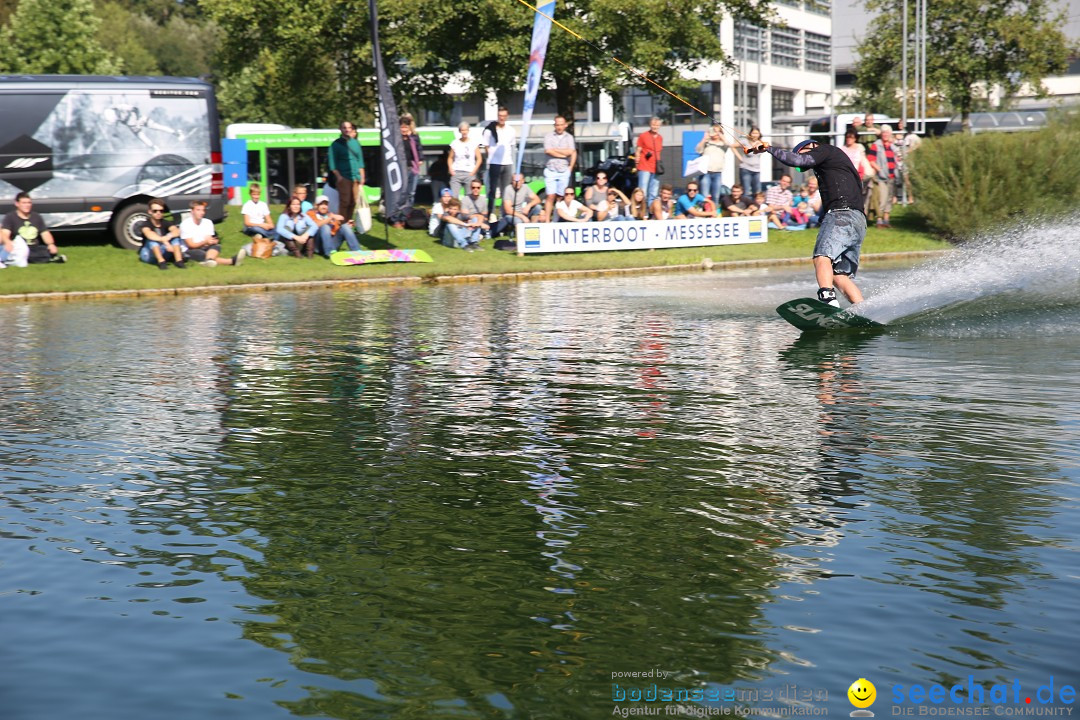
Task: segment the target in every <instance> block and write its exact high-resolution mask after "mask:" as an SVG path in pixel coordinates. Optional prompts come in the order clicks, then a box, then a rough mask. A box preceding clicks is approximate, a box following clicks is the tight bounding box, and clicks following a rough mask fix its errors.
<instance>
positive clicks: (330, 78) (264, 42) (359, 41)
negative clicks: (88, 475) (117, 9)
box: [201, 0, 771, 125]
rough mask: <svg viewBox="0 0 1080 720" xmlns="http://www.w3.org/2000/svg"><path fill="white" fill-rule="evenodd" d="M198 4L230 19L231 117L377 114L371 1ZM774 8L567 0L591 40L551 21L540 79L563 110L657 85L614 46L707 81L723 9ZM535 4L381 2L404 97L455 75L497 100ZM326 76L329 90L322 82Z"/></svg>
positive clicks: (224, 58) (227, 88) (752, 18)
mask: <svg viewBox="0 0 1080 720" xmlns="http://www.w3.org/2000/svg"><path fill="white" fill-rule="evenodd" d="M201 7H202V8H203V9H204V10H205V12H206V13H207V14H209V15H210V17H212V18H213V19H214V20H215V21H216V22H217V23H218V24H219V25H220V26H221V28H222V34H223V41H222V51H221V54H220V55H219V61H220V63H221V69H222V71H223V75H222V82H221V86H222V93H221V95H222V98H223V99H222V103H221V105H222V110H223V114H225V115H226V116H227V117H229V118H230V119H233V120H237V119H243V120H254V119H261V120H267V119H273V120H276V121H278V122H288V123H290V124H298V123H303V124H314V122H313V121H315V120H320V121H321V122H322V124H327V123H329V124H332V125H336V124H337V120H339V119H340V118H341V117H346V116H347V117H352V118H355V119H356V120H357V121H359V122H367V121H368V119H370V118H371V107H372V104H373V94H372V90H371V84H372V76H373V73H374V71H373V68H372V58H371V43H370V39H369V29H368V13H367V9H366V7H364V6H363V5H356V4H353V3H347V2H344V0H312V1H311V2H302V1H301V0H282V1H281V2H278V3H274V4H272V5H271V4H265V3H258V2H256V0H202V2H201ZM767 8H768V6H767V4H760V5H759V4H758V3H756V2H754V0H722V2H719V3H700V4H694V3H690V4H686V3H671V2H670V1H669V0H595V1H594V2H589V3H584V4H583V3H581V2H580V0H570V1H569V2H567V3H565V4H560V6H559V10H558V13H557V16H556V20H558V21H559V22H560V23H562V24H564V25H566V26H567V27H569V28H571V29H572V30H573V31H574V32H577V33H579V34H580V35H581V36H582V37H584V38H586V39H587V40H588V41H589V42H584V41H582V40H580V39H578V38H575V37H574V36H573V35H571V34H570V33H568V32H566V31H565V30H562V29H560V28H558V27H553V28H552V31H551V42H550V47H549V49H548V54H547V61H546V62H545V66H544V83H543V84H544V86H551V87H554V94H555V99H556V103H557V105H558V108H559V111H560V112H561V113H562V114H564V115H566V116H567V118H572V117H573V110H574V109H575V108H580V107H581V106H583V105H584V103H585V100H586V99H587V98H588V97H593V96H595V95H596V94H597V93H599V92H600V91H601V90H606V91H608V92H610V93H611V94H612V95H613V96H614V97H615V98H616V101H617V100H618V98H619V97H620V95H621V92H622V90H623V89H624V88H625V87H626V86H628V85H635V84H636V85H640V86H642V87H646V88H647V89H650V90H653V91H655V92H659V91H656V90H655V88H653V87H652V86H649V85H648V84H647V83H645V81H643V80H641V79H640V78H638V77H636V76H634V75H633V74H631V73H629V72H628V71H627V70H626V69H625V68H624V67H622V66H621V65H619V64H618V63H616V62H614V61H613V60H611V55H612V54H614V55H616V56H618V57H619V59H620V60H622V61H624V62H626V63H629V64H630V65H631V66H632V67H634V68H635V69H638V70H640V71H642V72H644V73H645V74H647V75H648V76H649V77H651V78H653V79H654V80H655V81H656V82H658V83H660V84H662V85H665V86H669V87H671V88H672V89H673V90H675V91H676V92H681V93H685V92H687V91H688V90H690V89H693V88H697V87H698V85H699V83H698V82H697V81H693V80H688V79H685V78H686V76H687V75H688V74H689V73H691V72H693V71H694V70H696V69H697V68H700V67H701V66H703V65H704V64H706V63H709V62H714V61H720V62H724V61H728V60H729V58H728V57H727V55H726V54H725V53H724V50H723V47H722V46H721V44H720V40H719V29H720V22H721V20H722V19H723V17H724V16H725V15H726V14H733V15H735V16H736V17H739V18H741V19H745V20H747V21H749V22H752V23H759V24H760V23H764V22H766V20H767V18H769V17H771V16H769V15H768V12H769V11H768V9H767ZM534 15H535V13H534V12H533V11H532V10H530V9H529V8H528V7H525V6H524V5H522V4H520V3H514V2H512V0H473V1H472V2H469V3H458V4H454V3H438V2H434V3H433V2H430V0H395V2H393V3H386V4H384V5H383V6H380V8H379V20H380V40H381V42H382V49H383V53H384V60H385V62H386V65H387V71H388V72H389V73H390V74H391V78H390V80H391V84H392V86H393V88H394V92H395V94H396V96H397V99H398V101H399V102H400V103H401V104H402V105H404V106H407V107H414V106H427V107H430V106H438V105H445V104H446V102H447V98H446V96H445V88H446V86H447V84H448V83H449V82H450V81H451V80H452V79H457V80H459V81H464V82H465V83H466V85H467V86H468V89H469V90H470V91H472V92H483V91H485V90H488V89H491V90H493V91H494V92H495V94H496V96H497V97H498V98H499V99H500V101H502V100H504V99H505V98H506V97H507V96H508V95H509V94H510V93H512V92H515V91H519V90H520V89H521V88H522V86H523V85H524V81H525V72H526V65H527V63H526V58H527V57H528V54H529V44H530V40H531V35H532V26H533V18H534ZM589 43H592V44H593V45H596V46H597V47H598V48H600V50H596V49H594V48H593V47H590V45H589ZM297 88H307V89H308V90H309V92H308V93H307V96H308V99H309V102H307V103H306V104H305V103H300V102H297V98H296V95H295V93H296V89H297ZM324 88H325V89H326V91H327V93H326V94H320V93H319V91H320V90H322V89H324ZM311 90H314V91H315V95H314V96H312V95H311ZM673 102H674V101H673Z"/></svg>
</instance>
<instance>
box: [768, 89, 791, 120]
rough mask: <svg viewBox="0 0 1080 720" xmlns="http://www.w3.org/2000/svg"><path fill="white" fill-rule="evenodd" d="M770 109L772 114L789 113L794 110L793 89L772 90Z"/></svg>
mask: <svg viewBox="0 0 1080 720" xmlns="http://www.w3.org/2000/svg"><path fill="white" fill-rule="evenodd" d="M772 111H773V115H784V114H788V115H790V114H791V113H793V112H794V111H795V91H794V90H773V91H772Z"/></svg>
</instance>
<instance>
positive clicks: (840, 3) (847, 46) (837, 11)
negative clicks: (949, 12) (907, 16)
mask: <svg viewBox="0 0 1080 720" xmlns="http://www.w3.org/2000/svg"><path fill="white" fill-rule="evenodd" d="M927 1H928V2H933V0H927ZM1056 5H1057V7H1058V8H1059V9H1061V10H1064V11H1065V14H1066V15H1067V16H1068V20H1067V24H1066V26H1065V35H1066V36H1067V37H1068V38H1069V39H1070V40H1072V41H1073V42H1080V0H1058V2H1057V3H1056ZM870 17H871V16H870V15H869V14H868V13H867V12H866V10H865V9H864V8H863V2H862V0H834V2H833V56H834V58H835V62H836V65H837V66H838V67H843V66H850V65H853V64H854V60H855V47H856V45H858V44H859V41H860V40H862V38H863V37H864V36H865V35H866V24H867V23H868V22H869V20H870Z"/></svg>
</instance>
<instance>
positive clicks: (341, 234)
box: [307, 195, 363, 257]
mask: <svg viewBox="0 0 1080 720" xmlns="http://www.w3.org/2000/svg"><path fill="white" fill-rule="evenodd" d="M307 216H308V218H309V219H310V220H311V222H313V223H315V225H316V226H317V227H318V231H317V232H316V235H315V237H316V238H317V240H318V248H317V250H318V252H319V254H320V255H324V256H325V257H330V253H332V252H335V251H336V250H337V249H338V248H339V247H341V243H342V242H344V243H345V244H346V245H347V246H348V248H349V249H350V250H361V249H363V248H361V247H360V241H359V240H357V239H356V233H355V232H353V229H352V228H351V227H349V226H348V225H347V224H346V223H345V216H343V215H338V214H337V213H332V212H330V198H328V197H326V196H325V195H320V196H319V197H317V198H315V207H314V208H312V209H311V210H308V211H307Z"/></svg>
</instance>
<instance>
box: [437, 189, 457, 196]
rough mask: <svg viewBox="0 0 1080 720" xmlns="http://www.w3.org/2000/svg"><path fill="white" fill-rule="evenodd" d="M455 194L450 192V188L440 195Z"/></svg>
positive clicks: (443, 190)
mask: <svg viewBox="0 0 1080 720" xmlns="http://www.w3.org/2000/svg"><path fill="white" fill-rule="evenodd" d="M453 194H454V193H452V192H450V188H443V189H442V192H441V193H439V195H453Z"/></svg>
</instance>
